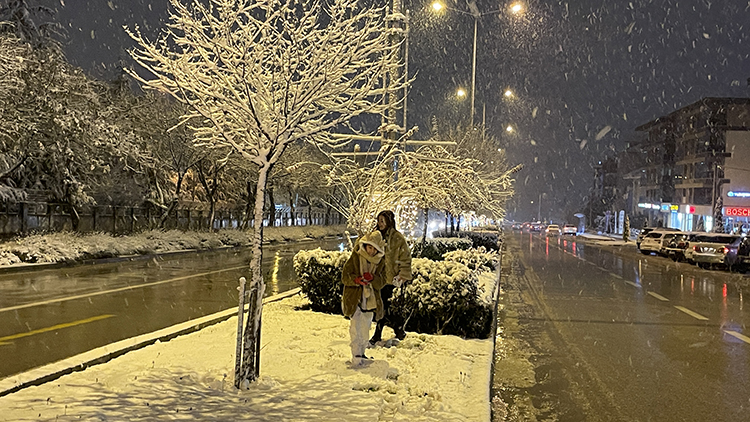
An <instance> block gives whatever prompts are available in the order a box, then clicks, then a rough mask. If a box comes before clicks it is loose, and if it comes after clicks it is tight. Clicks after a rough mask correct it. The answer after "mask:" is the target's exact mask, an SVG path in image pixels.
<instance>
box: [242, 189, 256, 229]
mask: <svg viewBox="0 0 750 422" xmlns="http://www.w3.org/2000/svg"><path fill="white" fill-rule="evenodd" d="M246 184H247V187H246V189H247V204H245V221H243V223H242V228H243V229H248V228H249V227H250V225H251V224H252V220H253V217H252V210H253V205H255V201H253V200H252V199H253V198H254V197H255V189H254V186H253V184H252V183H251V182H250V181H249V180H248V181H247V183H246Z"/></svg>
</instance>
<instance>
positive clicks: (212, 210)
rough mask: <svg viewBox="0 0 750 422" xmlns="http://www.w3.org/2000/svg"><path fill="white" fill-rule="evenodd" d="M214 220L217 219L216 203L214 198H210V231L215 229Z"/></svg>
mask: <svg viewBox="0 0 750 422" xmlns="http://www.w3.org/2000/svg"><path fill="white" fill-rule="evenodd" d="M214 218H216V202H215V201H214V198H213V197H209V198H208V230H209V231H211V230H213V229H214Z"/></svg>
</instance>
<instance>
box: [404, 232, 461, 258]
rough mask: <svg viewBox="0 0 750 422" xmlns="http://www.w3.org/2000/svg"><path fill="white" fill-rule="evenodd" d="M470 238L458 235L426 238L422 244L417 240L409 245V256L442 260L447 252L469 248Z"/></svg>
mask: <svg viewBox="0 0 750 422" xmlns="http://www.w3.org/2000/svg"><path fill="white" fill-rule="evenodd" d="M471 245H472V243H471V240H469V239H461V238H458V237H443V238H435V239H427V240H426V241H425V243H424V244H422V243H421V242H419V241H417V242H416V243H414V244H413V245H411V256H413V257H415V258H427V259H431V260H433V261H442V260H443V255H444V254H445V253H447V252H451V251H458V250H468V249H471Z"/></svg>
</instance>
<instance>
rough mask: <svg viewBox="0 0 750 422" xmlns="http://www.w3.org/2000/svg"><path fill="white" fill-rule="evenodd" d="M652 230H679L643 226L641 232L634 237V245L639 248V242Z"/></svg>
mask: <svg viewBox="0 0 750 422" xmlns="http://www.w3.org/2000/svg"><path fill="white" fill-rule="evenodd" d="M654 230H661V231H672V232H676V231H679V230H677V229H673V228H670V227H644V228H642V229H641V232H640V233H638V236H637V237H636V238H635V247H636V248H638V249H641V242H643V239H644V238H645V237H646V236H647V235H648V234H649V233H651V232H652V231H654Z"/></svg>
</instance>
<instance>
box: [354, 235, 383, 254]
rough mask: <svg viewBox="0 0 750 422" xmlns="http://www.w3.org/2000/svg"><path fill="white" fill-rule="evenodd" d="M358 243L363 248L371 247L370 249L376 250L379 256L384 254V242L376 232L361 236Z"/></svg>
mask: <svg viewBox="0 0 750 422" xmlns="http://www.w3.org/2000/svg"><path fill="white" fill-rule="evenodd" d="M359 243H360V245H363V247H364V245H372V247H374V248H375V249H377V250H378V253H379V254H385V241H384V240H383V235H381V234H380V232H379V231H377V230H375V231H374V232H372V233H370V234H366V235H364V236H362V240H360V241H359Z"/></svg>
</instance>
